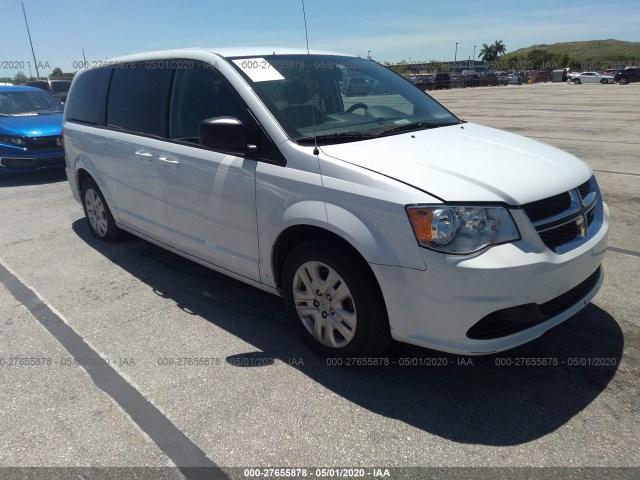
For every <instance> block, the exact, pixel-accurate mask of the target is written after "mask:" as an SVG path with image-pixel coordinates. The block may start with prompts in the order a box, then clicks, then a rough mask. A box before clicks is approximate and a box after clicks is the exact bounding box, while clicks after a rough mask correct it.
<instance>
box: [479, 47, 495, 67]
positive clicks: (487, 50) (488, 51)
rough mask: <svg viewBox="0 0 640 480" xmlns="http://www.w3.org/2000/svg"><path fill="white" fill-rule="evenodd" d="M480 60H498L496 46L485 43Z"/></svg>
mask: <svg viewBox="0 0 640 480" xmlns="http://www.w3.org/2000/svg"><path fill="white" fill-rule="evenodd" d="M478 58H482V61H483V62H493V61H494V60H495V59H496V51H495V45H487V44H486V43H483V44H482V49H481V50H480V53H479V54H478Z"/></svg>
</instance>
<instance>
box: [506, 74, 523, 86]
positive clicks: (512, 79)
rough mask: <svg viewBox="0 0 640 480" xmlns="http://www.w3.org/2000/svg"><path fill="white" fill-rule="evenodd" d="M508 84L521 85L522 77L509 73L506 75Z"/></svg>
mask: <svg viewBox="0 0 640 480" xmlns="http://www.w3.org/2000/svg"><path fill="white" fill-rule="evenodd" d="M508 78H509V85H522V77H521V76H519V75H516V74H515V73H510V74H509V75H508Z"/></svg>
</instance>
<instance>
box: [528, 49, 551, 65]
mask: <svg viewBox="0 0 640 480" xmlns="http://www.w3.org/2000/svg"><path fill="white" fill-rule="evenodd" d="M552 59H553V55H551V54H550V53H549V52H547V51H546V50H541V49H538V48H536V49H533V50H531V51H530V52H529V54H528V55H527V60H529V61H530V62H531V63H532V64H533V68H534V69H536V70H539V69H540V68H541V67H542V66H543V65H544V63H545V62H550V61H551V60H552Z"/></svg>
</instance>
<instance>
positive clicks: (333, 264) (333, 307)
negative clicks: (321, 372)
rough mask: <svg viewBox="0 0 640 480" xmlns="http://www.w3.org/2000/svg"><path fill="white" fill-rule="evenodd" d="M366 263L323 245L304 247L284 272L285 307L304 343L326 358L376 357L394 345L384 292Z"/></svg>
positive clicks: (308, 244) (304, 245) (297, 251)
mask: <svg viewBox="0 0 640 480" xmlns="http://www.w3.org/2000/svg"><path fill="white" fill-rule="evenodd" d="M367 269H368V266H367V265H366V263H364V262H360V261H357V260H354V259H353V258H352V257H350V256H348V255H346V254H345V253H343V252H342V251H340V250H338V249H336V248H334V247H331V246H328V245H324V244H320V243H304V244H302V245H299V246H298V247H296V248H295V249H294V250H293V251H292V252H291V253H290V254H289V256H288V257H287V259H286V261H285V264H284V270H283V277H282V278H283V295H284V300H285V305H286V307H287V309H288V311H289V314H290V316H291V318H292V320H293V322H294V325H295V328H296V330H297V331H298V333H299V334H300V335H301V336H302V337H303V338H304V340H305V341H306V342H307V343H308V344H309V345H310V346H311V347H312V348H313V349H314V350H316V351H317V352H318V353H320V354H321V355H324V356H326V357H342V358H344V357H363V356H370V355H375V354H376V353H378V352H380V351H381V350H382V349H384V347H386V346H387V345H388V343H389V341H390V333H389V322H388V320H387V312H386V308H385V305H384V302H383V300H382V297H381V294H380V289H379V287H378V285H377V283H376V280H375V277H374V276H373V274H372V273H371V271H367Z"/></svg>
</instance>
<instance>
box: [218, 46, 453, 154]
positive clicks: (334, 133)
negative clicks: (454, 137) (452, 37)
mask: <svg viewBox="0 0 640 480" xmlns="http://www.w3.org/2000/svg"><path fill="white" fill-rule="evenodd" d="M230 63H231V65H233V66H234V67H235V68H236V70H238V71H239V72H240V73H241V74H242V75H243V76H244V78H245V79H246V80H247V81H248V82H249V83H250V84H251V85H252V87H253V89H254V91H255V92H256V93H257V94H258V96H259V97H260V98H261V100H262V101H263V102H264V104H265V105H266V106H267V107H268V108H269V109H270V110H271V112H272V113H273V115H274V116H275V117H276V119H277V120H278V121H279V122H280V124H281V125H282V126H283V128H284V129H285V130H286V132H287V134H288V135H289V136H290V138H291V139H292V140H294V141H297V142H298V143H308V141H309V140H310V139H313V138H314V137H316V138H317V139H318V143H320V144H327V143H339V142H343V141H356V140H362V139H366V138H372V137H377V136H381V135H385V134H390V135H391V134H397V133H401V132H403V131H407V130H412V129H413V130H417V129H423V128H433V127H438V126H445V125H452V124H456V123H459V122H460V120H459V119H458V118H456V117H455V116H454V115H452V114H451V113H450V112H449V111H448V110H446V109H445V108H444V107H443V106H442V105H440V104H439V103H437V102H436V101H435V100H433V99H432V98H431V97H430V96H429V95H427V94H426V93H424V92H423V91H422V90H420V89H419V88H416V87H415V86H414V85H413V84H412V83H411V82H409V81H407V80H405V79H404V78H402V77H400V76H399V75H397V74H396V73H394V72H392V71H391V70H389V69H387V68H385V67H383V66H381V65H379V64H377V63H375V62H372V61H370V60H366V59H362V58H354V57H341V56H334V55H277V56H266V57H259V58H258V57H251V58H249V57H244V58H231V59H230Z"/></svg>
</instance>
